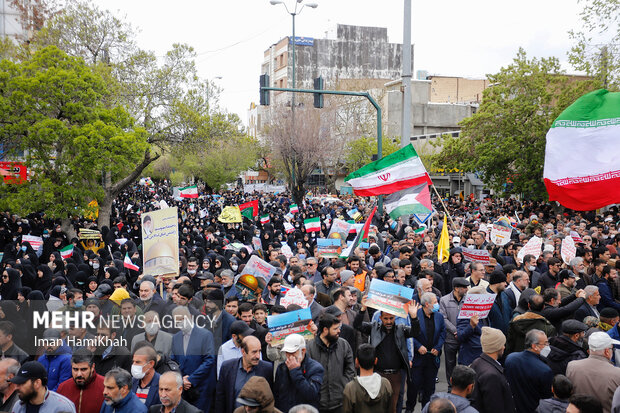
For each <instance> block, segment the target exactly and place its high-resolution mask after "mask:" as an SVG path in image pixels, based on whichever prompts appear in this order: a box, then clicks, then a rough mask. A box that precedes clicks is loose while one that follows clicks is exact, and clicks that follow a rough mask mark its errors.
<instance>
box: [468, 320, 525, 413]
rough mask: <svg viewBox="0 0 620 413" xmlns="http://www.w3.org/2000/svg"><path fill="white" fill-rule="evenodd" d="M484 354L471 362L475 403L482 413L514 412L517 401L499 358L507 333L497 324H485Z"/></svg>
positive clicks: (481, 338) (481, 340)
mask: <svg viewBox="0 0 620 413" xmlns="http://www.w3.org/2000/svg"><path fill="white" fill-rule="evenodd" d="M480 343H481V344H482V355H480V357H478V358H477V359H476V360H474V362H473V363H472V364H471V368H472V369H474V370H475V371H476V384H475V386H474V392H473V393H472V399H473V402H472V406H474V407H475V408H476V409H477V410H478V411H479V412H480V413H495V412H503V413H514V412H515V405H514V401H513V399H512V392H511V390H510V386H509V384H508V380H506V377H505V376H504V368H503V367H502V365H501V364H500V363H499V362H498V361H497V360H498V359H499V358H501V357H502V355H503V353H504V349H505V348H506V346H505V345H506V337H505V336H504V334H503V333H502V332H501V330H498V329H496V328H491V327H482V335H481V336H480Z"/></svg>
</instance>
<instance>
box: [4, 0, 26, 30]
mask: <svg viewBox="0 0 620 413" xmlns="http://www.w3.org/2000/svg"><path fill="white" fill-rule="evenodd" d="M24 34H25V31H24V28H23V27H22V23H21V18H20V14H19V11H18V10H16V9H15V8H14V7H13V5H12V4H11V0H0V36H2V37H9V38H12V39H18V38H20V37H22V36H23V35H24Z"/></svg>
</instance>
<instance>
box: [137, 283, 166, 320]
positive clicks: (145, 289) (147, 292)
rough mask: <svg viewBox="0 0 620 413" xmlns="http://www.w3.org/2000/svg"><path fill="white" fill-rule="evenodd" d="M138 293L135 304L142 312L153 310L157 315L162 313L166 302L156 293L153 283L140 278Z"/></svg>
mask: <svg viewBox="0 0 620 413" xmlns="http://www.w3.org/2000/svg"><path fill="white" fill-rule="evenodd" d="M138 294H140V300H139V301H138V302H137V303H136V304H137V305H138V307H140V308H141V309H142V312H143V313H146V312H148V311H155V312H157V314H159V315H162V314H164V312H165V311H166V302H165V301H164V300H163V299H162V298H161V297H160V296H159V294H156V292H155V284H153V282H152V281H150V280H142V282H141V283H140V289H139V290H138Z"/></svg>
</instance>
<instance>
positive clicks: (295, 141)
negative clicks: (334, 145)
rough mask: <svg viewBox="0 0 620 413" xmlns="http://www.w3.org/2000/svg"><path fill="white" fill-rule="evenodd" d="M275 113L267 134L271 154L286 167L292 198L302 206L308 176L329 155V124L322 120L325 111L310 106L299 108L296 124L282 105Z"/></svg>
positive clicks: (285, 173) (296, 113)
mask: <svg viewBox="0 0 620 413" xmlns="http://www.w3.org/2000/svg"><path fill="white" fill-rule="evenodd" d="M273 113H274V115H273V117H272V119H271V123H270V125H268V126H267V128H266V130H265V135H266V136H267V138H268V141H269V144H270V145H271V152H272V154H273V155H274V157H276V158H277V160H278V161H279V162H281V164H282V166H283V170H284V175H285V176H286V180H287V181H288V182H289V187H290V190H291V194H292V195H293V199H294V200H295V202H296V203H298V204H301V202H302V201H303V197H304V195H305V188H304V186H305V183H306V181H307V179H308V177H309V176H310V175H311V174H312V172H313V171H314V170H315V169H317V168H318V167H319V166H320V162H321V159H322V158H323V157H326V156H328V155H329V151H330V148H331V139H330V136H331V131H330V128H329V122H328V121H326V120H324V119H322V113H323V111H321V110H317V109H315V108H313V107H312V106H311V105H303V106H300V107H299V108H297V109H296V110H295V121H294V122H293V116H292V113H291V110H290V108H287V107H285V106H279V107H277V108H275V109H274V112H273Z"/></svg>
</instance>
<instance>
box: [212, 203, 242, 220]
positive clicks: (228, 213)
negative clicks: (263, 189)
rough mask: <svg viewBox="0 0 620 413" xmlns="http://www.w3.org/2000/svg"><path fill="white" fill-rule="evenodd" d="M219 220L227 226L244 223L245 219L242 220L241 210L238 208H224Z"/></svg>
mask: <svg viewBox="0 0 620 413" xmlns="http://www.w3.org/2000/svg"><path fill="white" fill-rule="evenodd" d="M217 220H218V221H220V222H223V223H225V224H229V223H231V222H243V219H242V218H241V210H240V209H239V207H238V206H227V207H224V209H223V210H222V213H221V214H220V216H219V217H218V218H217Z"/></svg>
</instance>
